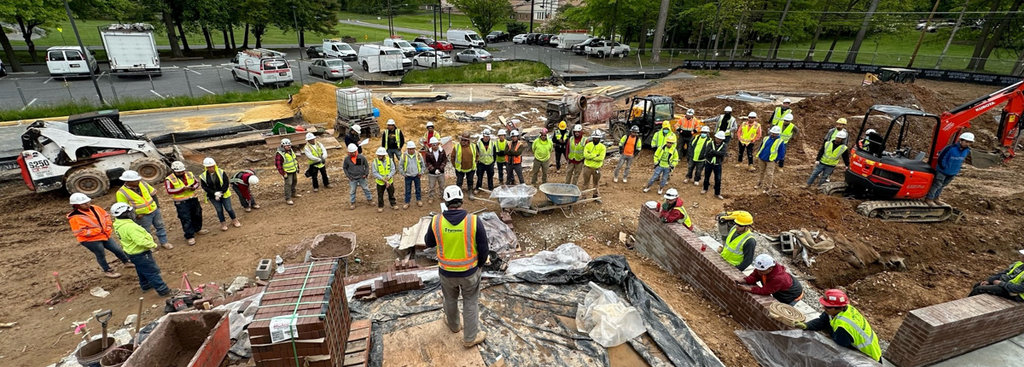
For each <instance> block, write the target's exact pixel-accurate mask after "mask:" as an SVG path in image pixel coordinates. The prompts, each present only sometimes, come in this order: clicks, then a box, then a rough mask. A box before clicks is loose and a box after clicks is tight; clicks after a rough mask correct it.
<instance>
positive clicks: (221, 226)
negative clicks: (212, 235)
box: [220, 222, 228, 231]
mask: <svg viewBox="0 0 1024 367" xmlns="http://www.w3.org/2000/svg"><path fill="white" fill-rule="evenodd" d="M220 230H221V231H226V230H228V224H227V222H220Z"/></svg>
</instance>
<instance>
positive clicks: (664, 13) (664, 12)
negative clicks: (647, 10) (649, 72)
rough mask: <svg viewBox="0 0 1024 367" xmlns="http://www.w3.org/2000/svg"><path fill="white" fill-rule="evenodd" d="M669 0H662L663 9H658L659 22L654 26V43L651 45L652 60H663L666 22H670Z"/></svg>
mask: <svg viewBox="0 0 1024 367" xmlns="http://www.w3.org/2000/svg"><path fill="white" fill-rule="evenodd" d="M670 3H671V1H669V0H661V9H659V10H658V24H657V25H655V28H654V45H653V46H651V53H653V54H654V55H652V56H651V62H652V63H655V62H659V61H661V44H662V41H664V39H665V23H666V22H668V6H669V4H670Z"/></svg>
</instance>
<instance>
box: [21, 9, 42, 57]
mask: <svg viewBox="0 0 1024 367" xmlns="http://www.w3.org/2000/svg"><path fill="white" fill-rule="evenodd" d="M16 19H17V21H18V28H19V29H20V30H21V38H23V39H24V40H25V45H26V46H28V56H29V57H30V58H31V59H32V62H33V63H35V62H38V61H39V57H38V56H37V55H36V43H35V42H34V41H32V29H33V28H35V27H36V26H35V25H34V23H32V22H28V24H26V22H25V19H24V18H22V17H20V16H19V17H16Z"/></svg>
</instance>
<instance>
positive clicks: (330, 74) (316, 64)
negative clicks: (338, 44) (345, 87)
mask: <svg viewBox="0 0 1024 367" xmlns="http://www.w3.org/2000/svg"><path fill="white" fill-rule="evenodd" d="M309 74H310V75H313V76H318V77H321V78H324V79H328V80H330V79H337V78H349V77H351V76H352V75H353V74H354V72H353V70H352V67H351V66H349V65H348V64H347V63H345V61H342V60H340V59H316V60H313V63H312V64H310V65H309Z"/></svg>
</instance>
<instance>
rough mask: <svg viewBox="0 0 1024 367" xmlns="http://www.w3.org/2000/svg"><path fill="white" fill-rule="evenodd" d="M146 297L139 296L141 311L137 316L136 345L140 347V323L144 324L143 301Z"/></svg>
mask: <svg viewBox="0 0 1024 367" xmlns="http://www.w3.org/2000/svg"><path fill="white" fill-rule="evenodd" d="M145 299H146V298H144V297H139V313H137V314H136V316H135V347H136V348H138V347H139V325H142V301H144V300H145Z"/></svg>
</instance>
